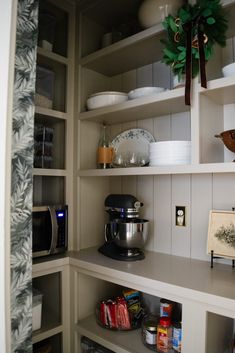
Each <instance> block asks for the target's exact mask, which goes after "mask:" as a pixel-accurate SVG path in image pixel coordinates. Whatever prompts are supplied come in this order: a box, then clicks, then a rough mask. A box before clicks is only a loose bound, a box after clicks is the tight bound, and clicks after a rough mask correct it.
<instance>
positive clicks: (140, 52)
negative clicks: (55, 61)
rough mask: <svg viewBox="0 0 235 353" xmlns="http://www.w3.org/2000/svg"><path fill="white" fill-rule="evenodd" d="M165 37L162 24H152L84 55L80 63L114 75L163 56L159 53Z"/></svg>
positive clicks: (108, 74)
mask: <svg viewBox="0 0 235 353" xmlns="http://www.w3.org/2000/svg"><path fill="white" fill-rule="evenodd" d="M163 37H165V33H164V31H163V27H162V25H155V26H152V27H150V28H148V29H146V30H143V31H141V32H138V33H136V34H134V35H132V36H130V37H127V38H125V39H123V40H120V41H119V42H116V43H114V44H112V45H110V46H108V47H106V48H103V49H100V50H97V51H96V52H94V53H91V54H89V55H86V56H84V57H82V58H81V60H80V65H81V66H83V67H85V68H87V69H91V70H94V71H97V72H100V73H102V74H104V75H106V76H114V75H117V74H119V73H121V72H124V71H129V70H132V69H135V68H137V67H139V66H143V65H147V64H151V63H152V62H154V61H158V60H161V58H162V55H159V53H161V48H162V44H161V42H160V39H162V38H163ZM146 53H148V55H146ZM130 57H132V60H130Z"/></svg>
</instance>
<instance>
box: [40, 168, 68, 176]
mask: <svg viewBox="0 0 235 353" xmlns="http://www.w3.org/2000/svg"><path fill="white" fill-rule="evenodd" d="M67 174H68V173H67V171H66V170H65V169H44V168H34V169H33V175H38V176H59V177H65V176H67Z"/></svg>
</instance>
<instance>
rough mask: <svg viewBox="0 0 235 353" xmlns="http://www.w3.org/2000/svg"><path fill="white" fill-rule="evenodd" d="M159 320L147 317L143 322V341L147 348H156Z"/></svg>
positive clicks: (154, 317)
mask: <svg viewBox="0 0 235 353" xmlns="http://www.w3.org/2000/svg"><path fill="white" fill-rule="evenodd" d="M158 321H159V318H158V317H157V316H155V315H147V316H145V318H144V319H143V322H142V340H143V343H144V345H145V346H146V347H148V348H151V349H152V348H156V337H157V326H158Z"/></svg>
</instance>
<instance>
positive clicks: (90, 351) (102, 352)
mask: <svg viewBox="0 0 235 353" xmlns="http://www.w3.org/2000/svg"><path fill="white" fill-rule="evenodd" d="M81 349H82V353H114V352H113V351H111V350H110V349H108V348H105V347H103V346H101V345H100V344H98V343H96V342H94V341H92V340H90V339H89V338H87V337H85V336H83V337H82V338H81Z"/></svg>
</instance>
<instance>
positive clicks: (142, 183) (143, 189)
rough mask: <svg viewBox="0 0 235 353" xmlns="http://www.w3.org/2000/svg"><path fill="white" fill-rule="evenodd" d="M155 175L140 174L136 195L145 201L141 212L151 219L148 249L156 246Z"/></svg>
mask: <svg viewBox="0 0 235 353" xmlns="http://www.w3.org/2000/svg"><path fill="white" fill-rule="evenodd" d="M153 187H154V177H153V176H151V175H150V176H138V178H137V192H136V197H137V198H138V200H140V201H141V202H143V203H144V206H143V207H142V208H143V211H142V208H141V210H140V214H141V215H144V218H145V219H148V220H149V222H150V223H149V237H148V242H147V244H146V249H148V250H152V249H153V248H154V208H153V205H154V193H153Z"/></svg>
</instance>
